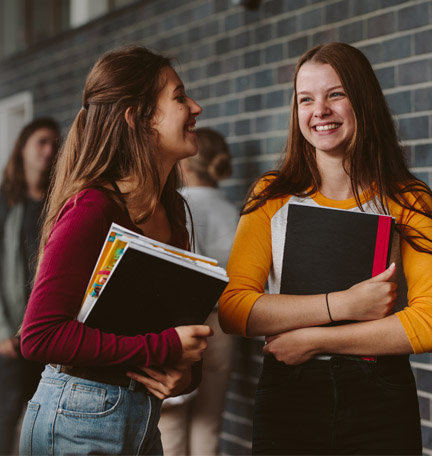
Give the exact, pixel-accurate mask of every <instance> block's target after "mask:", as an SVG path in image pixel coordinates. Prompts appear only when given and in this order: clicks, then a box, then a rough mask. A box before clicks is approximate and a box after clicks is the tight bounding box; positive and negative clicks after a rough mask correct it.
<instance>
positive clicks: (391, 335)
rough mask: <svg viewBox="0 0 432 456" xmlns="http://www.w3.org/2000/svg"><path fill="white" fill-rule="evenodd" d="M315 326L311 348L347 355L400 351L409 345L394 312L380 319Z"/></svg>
mask: <svg viewBox="0 0 432 456" xmlns="http://www.w3.org/2000/svg"><path fill="white" fill-rule="evenodd" d="M311 329H316V332H315V333H314V335H313V339H312V343H313V345H314V347H315V352H316V353H317V354H318V353H334V354H350V355H402V354H411V353H413V349H412V347H411V344H410V342H409V339H408V336H407V335H406V333H405V330H404V328H403V326H402V324H401V322H400V320H399V318H398V317H397V316H396V315H390V316H388V317H386V318H382V319H381V320H375V321H366V322H359V323H353V324H349V325H342V326H333V327H325V328H311Z"/></svg>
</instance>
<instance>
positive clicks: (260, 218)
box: [219, 206, 396, 336]
mask: <svg viewBox="0 0 432 456" xmlns="http://www.w3.org/2000/svg"><path fill="white" fill-rule="evenodd" d="M270 226H271V223H270V219H269V215H268V214H267V210H266V207H265V206H264V207H261V208H259V209H257V210H256V211H254V212H252V213H250V214H247V215H243V216H242V218H241V220H240V224H239V227H238V229H237V233H236V237H235V240H234V244H233V248H232V250H231V256H230V260H229V263H228V267H227V272H228V276H229V277H230V283H229V284H228V286H227V288H226V290H225V292H224V294H223V295H222V298H221V300H220V301H219V315H220V321H221V324H222V327H223V328H224V330H225V331H227V332H233V333H237V334H242V335H245V336H246V335H247V336H258V335H270V334H278V333H281V332H284V331H288V330H291V329H296V328H303V327H307V326H316V325H322V324H326V323H328V322H329V314H328V311H327V306H326V299H325V295H324V294H317V295H305V296H295V295H281V294H265V293H264V286H265V283H266V281H267V277H268V275H269V271H270V266H271V262H272V252H271V233H270ZM394 272H395V271H394V268H393V267H391V268H389V269H388V270H387V271H385V272H383V273H382V274H380V275H378V276H376V277H375V278H374V279H370V280H366V281H364V282H361V283H359V284H357V285H355V286H353V287H351V288H350V289H348V290H344V291H340V292H335V293H331V295H330V297H329V301H330V305H331V313H332V317H333V319H334V320H335V321H340V320H373V319H376V318H382V317H384V316H385V315H387V314H388V313H389V312H390V311H391V309H392V307H393V301H394V297H395V291H396V284H394V283H393V282H391V279H392V277H393V275H394Z"/></svg>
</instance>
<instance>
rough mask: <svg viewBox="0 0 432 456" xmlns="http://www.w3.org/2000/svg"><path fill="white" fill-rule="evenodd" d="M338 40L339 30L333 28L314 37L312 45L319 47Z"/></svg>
mask: <svg viewBox="0 0 432 456" xmlns="http://www.w3.org/2000/svg"><path fill="white" fill-rule="evenodd" d="M336 40H337V30H336V29H335V28H331V29H328V30H324V31H322V32H318V33H315V34H314V35H312V45H313V46H318V45H319V44H324V43H330V42H332V41H336Z"/></svg>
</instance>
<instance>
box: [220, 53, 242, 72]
mask: <svg viewBox="0 0 432 456" xmlns="http://www.w3.org/2000/svg"><path fill="white" fill-rule="evenodd" d="M221 66H222V72H224V73H231V72H233V71H237V70H238V69H240V59H239V58H238V57H237V56H235V57H229V58H227V59H225V60H222V63H221Z"/></svg>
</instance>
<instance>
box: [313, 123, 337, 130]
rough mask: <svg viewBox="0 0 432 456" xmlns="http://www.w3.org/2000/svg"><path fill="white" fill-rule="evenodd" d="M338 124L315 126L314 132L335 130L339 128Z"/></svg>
mask: <svg viewBox="0 0 432 456" xmlns="http://www.w3.org/2000/svg"><path fill="white" fill-rule="evenodd" d="M339 127H340V124H327V125H317V126H316V127H315V129H316V131H327V130H335V129H336V128H339Z"/></svg>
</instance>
